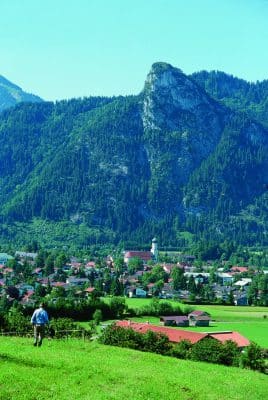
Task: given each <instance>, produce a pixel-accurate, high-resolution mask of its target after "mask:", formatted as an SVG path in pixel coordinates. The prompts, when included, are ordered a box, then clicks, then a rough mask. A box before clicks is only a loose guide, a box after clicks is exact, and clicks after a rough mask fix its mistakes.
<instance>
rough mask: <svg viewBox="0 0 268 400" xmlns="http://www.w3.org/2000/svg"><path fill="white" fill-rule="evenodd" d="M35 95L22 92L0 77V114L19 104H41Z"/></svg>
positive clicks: (40, 100) (16, 86)
mask: <svg viewBox="0 0 268 400" xmlns="http://www.w3.org/2000/svg"><path fill="white" fill-rule="evenodd" d="M42 101H43V100H42V99H41V98H40V97H39V96H36V95H33V94H31V93H27V92H24V91H23V90H22V89H21V88H20V87H19V86H18V85H16V84H14V83H12V82H11V81H9V80H8V79H6V78H5V77H4V76H3V75H0V112H1V111H3V110H5V109H7V108H9V107H13V106H15V105H16V104H18V103H20V102H42Z"/></svg>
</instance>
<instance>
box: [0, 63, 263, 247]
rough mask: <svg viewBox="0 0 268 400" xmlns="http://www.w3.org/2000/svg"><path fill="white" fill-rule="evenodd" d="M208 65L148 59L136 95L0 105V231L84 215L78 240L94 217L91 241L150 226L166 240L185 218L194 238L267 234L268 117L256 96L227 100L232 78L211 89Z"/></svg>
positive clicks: (133, 236)
mask: <svg viewBox="0 0 268 400" xmlns="http://www.w3.org/2000/svg"><path fill="white" fill-rule="evenodd" d="M197 74H198V73H197ZM209 74H210V73H207V74H205V76H204V74H203V75H202V76H201V77H200V75H194V77H193V75H191V76H187V75H185V74H184V73H183V72H182V71H181V70H179V69H177V68H175V67H172V66H171V65H170V64H166V63H155V64H153V66H152V68H151V70H150V72H149V74H148V76H147V78H146V81H145V85H144V89H143V91H142V92H141V93H140V94H138V95H136V96H119V97H115V98H104V97H102V98H101V97H92V98H85V99H73V100H70V101H62V102H57V103H55V104H53V103H47V102H43V103H33V104H19V105H17V106H16V107H15V108H14V109H9V110H6V111H4V112H3V113H2V114H1V115H0V159H1V160H2V166H3V168H2V170H0V188H1V195H0V219H1V221H2V224H4V225H5V227H6V230H5V232H4V233H3V234H2V238H3V240H4V238H5V237H6V236H8V235H10V234H12V232H14V228H12V226H14V224H17V223H19V224H31V221H34V220H35V219H40V220H43V221H48V222H49V221H50V222H51V223H55V224H58V223H59V222H61V221H66V223H67V222H68V224H71V225H72V224H73V225H74V226H77V229H78V226H80V225H81V226H82V225H83V226H85V227H87V228H86V231H87V232H86V233H85V237H84V239H83V240H82V242H83V245H87V244H91V243H93V242H94V240H96V235H95V233H96V232H95V230H96V229H97V230H98V232H99V236H98V237H99V238H101V239H100V240H101V241H102V242H109V241H112V242H115V243H118V242H119V241H121V240H134V241H136V242H138V243H142V242H143V243H144V242H146V241H148V240H149V239H150V238H151V237H152V236H155V235H156V236H157V237H158V238H159V239H160V241H162V243H163V244H166V245H173V246H174V245H177V244H178V243H182V241H181V232H183V231H185V230H186V231H188V232H190V233H192V235H194V238H195V239H196V240H200V239H202V238H206V239H209V240H219V241H222V240H225V239H228V240H234V241H238V242H239V243H246V242H247V241H248V242H250V243H251V244H254V243H260V242H261V241H262V242H265V243H266V240H267V239H266V236H265V235H266V234H265V231H266V229H268V226H267V218H266V214H265V212H264V211H265V207H266V196H265V186H264V184H265V183H266V182H267V181H268V175H267V172H266V171H268V168H267V167H268V157H267V154H268V151H267V150H268V131H267V128H266V126H265V124H266V123H268V118H266V114H265V112H263V110H261V112H260V110H259V109H258V107H257V102H256V101H255V103H254V104H255V106H256V107H255V108H252V104H253V103H252V102H251V103H249V109H247V101H246V99H244V103H243V108H242V106H241V107H240V108H237V107H236V106H234V104H235V105H236V104H237V99H236V98H235V100H236V103H235V102H233V103H232V104H230V99H232V96H233V92H232V91H231V90H229V91H228V90H227V89H228V85H230V82H231V81H232V79H231V80H230V79H229V78H228V79H227V82H225V84H224V87H226V88H227V89H226V90H227V91H226V90H225V92H224V94H225V97H224V98H221V99H219V98H217V96H216V94H217V95H218V97H220V96H219V93H221V92H220V91H219V90H218V91H217V92H213V91H212V90H209V89H208V88H210V86H209V84H210V81H211V79H212V78H211V75H209ZM201 78H202V79H201ZM213 79H214V78H213ZM222 79H224V77H223V75H221V80H222ZM234 79H235V78H234ZM235 82H236V85H235V87H236V89H235V90H236V93H237V90H238V91H239V96H240V97H241V96H242V94H241V93H243V90H242V89H241V90H239V80H238V81H235ZM258 87H259V86H258ZM261 87H262V88H263V91H262V92H260V93H262V95H263V97H265V90H266V89H265V85H262V86H261ZM232 90H234V89H232ZM227 95H228V96H227ZM239 96H238V97H239ZM250 96H251V98H253V95H252V92H251V94H250ZM260 99H261V102H260V103H258V104H261V105H263V103H264V99H263V98H260ZM265 118H266V119H265ZM263 119H264V124H263V123H262V121H263ZM260 198H262V199H264V200H263V201H262V202H259V201H258V199H260ZM258 210H259V211H258ZM251 211H252V215H251V214H250V212H251ZM258 213H259V214H261V215H262V219H261V220H260V219H257V218H256V215H258ZM249 217H250V218H249ZM252 218H253V219H254V224H252ZM231 223H232V224H235V226H234V228H233V232H232V231H230V226H231V225H230V224H231ZM29 226H30V225H29ZM92 230H94V235H95V236H94V235H93V234H92ZM247 231H248V232H247ZM7 232H9V233H7ZM50 234H51V233H50ZM63 236H64V235H62V237H63ZM67 236H68V235H67ZM93 236H94V237H93ZM18 240H23V238H22V237H21V235H20V236H19V238H18ZM59 240H60V239H59ZM62 240H63V241H65V242H66V241H67V242H68V240H69V241H75V240H76V239H75V237H74V236H72V239H68V238H67V239H66V235H65V236H64V239H62ZM98 240H99V239H98Z"/></svg>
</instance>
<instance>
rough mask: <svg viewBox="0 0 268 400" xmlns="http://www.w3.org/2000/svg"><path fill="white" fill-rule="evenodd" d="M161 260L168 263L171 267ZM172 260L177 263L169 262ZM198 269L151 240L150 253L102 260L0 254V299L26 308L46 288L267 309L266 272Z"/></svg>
mask: <svg viewBox="0 0 268 400" xmlns="http://www.w3.org/2000/svg"><path fill="white" fill-rule="evenodd" d="M162 254H163V252H162ZM163 258H164V259H167V258H169V262H166V261H162V259H163ZM171 258H173V259H176V260H177V261H176V262H170V260H171ZM200 264H201V263H200V261H198V262H197V260H196V258H195V257H194V256H193V255H189V254H183V253H180V252H172V257H171V253H170V254H169V253H168V252H165V254H164V256H161V255H160V252H159V250H158V244H157V240H156V239H155V238H154V239H153V240H152V246H151V250H149V251H139V250H125V251H123V252H122V254H121V255H119V256H116V257H115V256H112V255H107V256H106V257H103V259H100V258H99V257H95V258H94V259H83V260H81V259H79V258H77V257H75V256H72V257H70V258H69V259H68V257H67V256H66V255H65V254H64V253H63V252H60V254H58V255H57V256H52V255H51V254H49V253H47V254H46V255H44V252H43V251H42V252H40V253H38V252H26V251H15V253H14V254H13V255H10V254H7V253H0V288H1V297H3V296H5V295H6V294H7V293H9V292H10V288H13V292H14V294H15V293H16V295H15V296H12V290H11V294H8V297H9V298H10V299H11V301H12V299H13V298H16V300H18V301H19V303H20V304H22V305H27V304H31V303H35V301H36V300H35V299H36V297H39V296H40V292H42V291H43V292H44V291H45V290H46V289H48V288H49V290H50V291H51V290H52V289H59V291H61V293H65V294H66V295H67V293H68V292H69V291H71V292H72V293H73V295H75V296H76V297H77V298H81V297H87V296H91V295H93V293H94V292H95V293H96V294H97V295H102V296H105V295H117V296H126V297H129V298H133V297H135V298H153V297H157V298H160V299H176V300H180V301H185V302H188V303H193V304H198V303H204V304H206V303H207V304H209V303H217V304H230V305H237V306H246V305H252V304H255V305H258V304H260V305H266V304H265V303H263V304H262V303H260V302H261V301H263V302H264V301H267V298H266V297H265V296H267V294H266V292H264V290H262V289H261V288H258V285H257V284H256V281H257V278H260V277H261V278H262V279H263V281H264V282H266V286H267V276H268V268H267V269H265V268H258V267H256V266H241V265H230V263H228V264H227V263H224V262H222V263H221V264H220V265H218V266H215V263H212V262H211V261H206V262H203V263H202V265H200ZM226 264H227V265H226ZM258 280H259V279H258ZM266 286H265V288H264V289H266ZM266 290H267V289H266ZM54 293H56V290H54ZM200 323H201V322H200Z"/></svg>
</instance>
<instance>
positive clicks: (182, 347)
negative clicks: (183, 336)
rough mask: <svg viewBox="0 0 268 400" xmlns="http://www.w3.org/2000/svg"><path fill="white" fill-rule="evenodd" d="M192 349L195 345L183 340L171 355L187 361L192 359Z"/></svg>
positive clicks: (173, 349) (177, 344)
mask: <svg viewBox="0 0 268 400" xmlns="http://www.w3.org/2000/svg"><path fill="white" fill-rule="evenodd" d="M192 347H193V345H192V343H191V342H190V341H189V340H182V341H181V342H179V343H176V344H175V345H174V346H173V347H172V349H171V351H170V355H171V356H172V357H176V358H182V359H184V360H185V359H187V358H189V357H190V354H191V349H192Z"/></svg>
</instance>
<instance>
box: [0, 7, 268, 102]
mask: <svg viewBox="0 0 268 400" xmlns="http://www.w3.org/2000/svg"><path fill="white" fill-rule="evenodd" d="M267 47H268V1H267V0H0V49H1V57H0V60H1V63H0V74H1V75H4V76H5V77H6V78H7V79H9V80H11V81H12V82H14V83H16V84H18V85H19V86H21V87H22V88H23V89H24V90H26V91H29V92H32V93H34V94H37V95H39V96H41V97H43V98H44V99H46V100H56V99H63V98H70V97H79V96H90V95H108V96H111V95H118V94H123V95H124V94H136V93H139V92H140V91H141V89H142V87H143V84H144V80H145V78H146V75H147V73H148V72H149V70H150V66H151V64H152V63H153V62H155V61H166V62H169V63H171V64H172V65H174V66H176V67H179V68H181V69H182V70H183V71H184V72H185V73H187V74H189V73H192V72H194V71H198V70H201V69H206V70H213V69H216V70H221V71H225V72H227V73H230V74H233V75H235V76H238V77H240V78H243V79H246V80H249V81H256V80H263V79H268V50H267Z"/></svg>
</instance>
